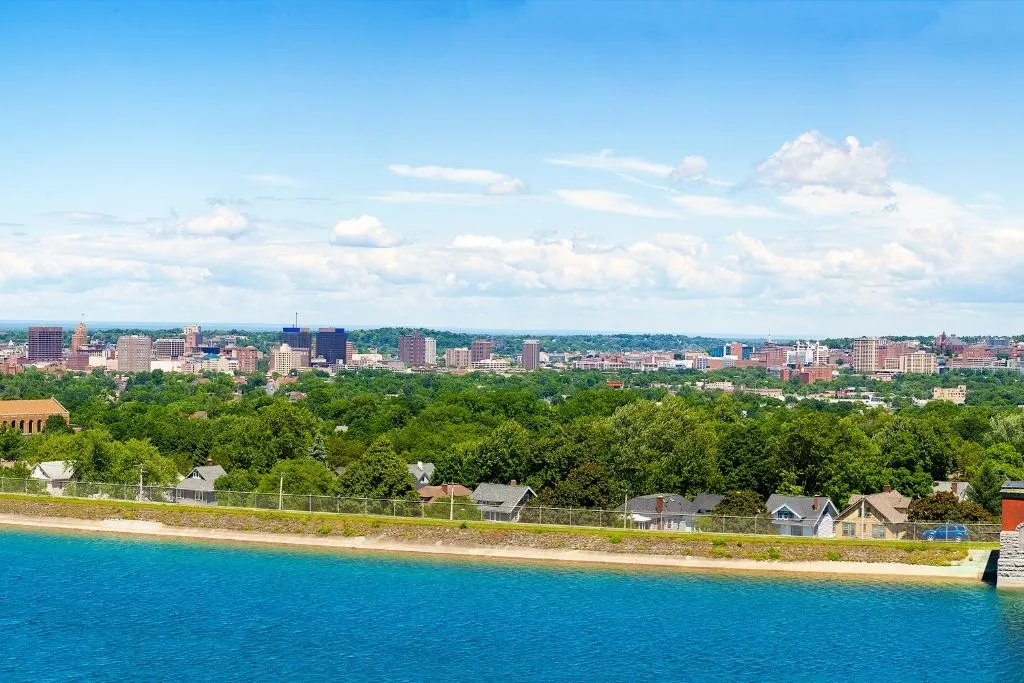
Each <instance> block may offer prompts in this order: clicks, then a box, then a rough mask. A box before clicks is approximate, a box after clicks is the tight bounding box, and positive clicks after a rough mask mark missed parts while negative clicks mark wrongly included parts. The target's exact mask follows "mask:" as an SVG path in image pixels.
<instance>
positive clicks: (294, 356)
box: [270, 344, 309, 375]
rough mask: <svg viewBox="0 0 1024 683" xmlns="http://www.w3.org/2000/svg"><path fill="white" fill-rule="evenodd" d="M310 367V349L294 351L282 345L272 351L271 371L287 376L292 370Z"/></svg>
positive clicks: (286, 345)
mask: <svg viewBox="0 0 1024 683" xmlns="http://www.w3.org/2000/svg"><path fill="white" fill-rule="evenodd" d="M308 367H309V349H293V348H292V347H291V346H289V345H288V344H281V345H280V346H275V347H274V348H272V349H270V371H271V372H276V373H278V374H280V375H287V374H288V373H290V372H291V371H292V370H300V369H302V368H308Z"/></svg>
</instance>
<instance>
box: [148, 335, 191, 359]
mask: <svg viewBox="0 0 1024 683" xmlns="http://www.w3.org/2000/svg"><path fill="white" fill-rule="evenodd" d="M153 352H154V353H155V354H156V357H157V358H165V359H166V358H170V359H174V358H181V357H182V356H184V355H185V340H184V339H181V338H180V337H166V338H162V339H157V340H156V341H155V342H153Z"/></svg>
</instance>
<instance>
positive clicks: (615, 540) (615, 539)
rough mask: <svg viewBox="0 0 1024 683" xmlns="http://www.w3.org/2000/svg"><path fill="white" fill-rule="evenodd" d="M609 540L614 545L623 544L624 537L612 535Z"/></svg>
mask: <svg viewBox="0 0 1024 683" xmlns="http://www.w3.org/2000/svg"><path fill="white" fill-rule="evenodd" d="M608 540H609V541H610V542H612V543H622V536H620V535H619V534H612V535H610V536H609V537H608Z"/></svg>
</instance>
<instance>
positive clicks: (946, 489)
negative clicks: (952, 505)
mask: <svg viewBox="0 0 1024 683" xmlns="http://www.w3.org/2000/svg"><path fill="white" fill-rule="evenodd" d="M970 491H971V484H970V482H966V481H933V482H932V495H933V496H934V495H935V494H936V493H952V494H953V495H954V496H956V499H957V500H958V501H960V502H961V503H962V502H964V501H965V500H967V497H968V495H969V494H970Z"/></svg>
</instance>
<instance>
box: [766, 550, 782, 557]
mask: <svg viewBox="0 0 1024 683" xmlns="http://www.w3.org/2000/svg"><path fill="white" fill-rule="evenodd" d="M781 557H782V553H780V552H779V551H778V549H776V548H768V559H769V560H778V559H780V558H781Z"/></svg>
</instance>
